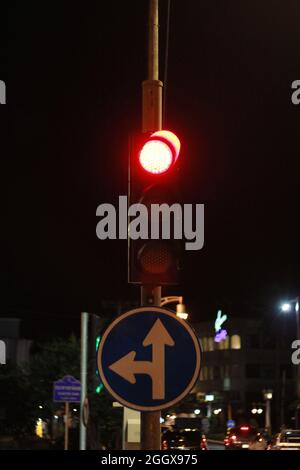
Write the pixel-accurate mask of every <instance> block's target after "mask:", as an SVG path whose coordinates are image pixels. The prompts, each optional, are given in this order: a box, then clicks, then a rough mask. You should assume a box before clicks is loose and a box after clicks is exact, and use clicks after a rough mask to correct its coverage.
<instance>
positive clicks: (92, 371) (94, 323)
mask: <svg viewBox="0 0 300 470" xmlns="http://www.w3.org/2000/svg"><path fill="white" fill-rule="evenodd" d="M108 322H109V320H108V319H107V318H103V317H99V316H98V315H95V314H93V313H90V314H89V333H88V338H89V348H88V388H89V390H90V391H91V392H92V393H97V394H100V393H101V391H102V390H103V384H102V382H101V379H100V376H99V371H98V365H97V352H98V348H99V345H100V342H101V337H102V334H103V332H104V330H105V328H106V325H107V324H108Z"/></svg>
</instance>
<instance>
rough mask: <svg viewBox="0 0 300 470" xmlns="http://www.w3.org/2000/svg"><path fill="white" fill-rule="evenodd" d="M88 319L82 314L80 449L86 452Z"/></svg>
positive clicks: (85, 314) (86, 314) (86, 315)
mask: <svg viewBox="0 0 300 470" xmlns="http://www.w3.org/2000/svg"><path fill="white" fill-rule="evenodd" d="M88 317H89V314H88V313H86V312H83V313H81V360H80V381H81V397H80V442H79V449H80V450H86V424H87V423H86V424H85V423H84V416H83V414H84V404H85V400H86V396H87V350H88Z"/></svg>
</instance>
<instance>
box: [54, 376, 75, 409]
mask: <svg viewBox="0 0 300 470" xmlns="http://www.w3.org/2000/svg"><path fill="white" fill-rule="evenodd" d="M80 392H81V384H80V382H79V380H77V379H75V378H74V377H72V376H71V375H66V376H65V377H63V378H62V379H60V380H57V381H56V382H54V383H53V401H63V402H71V403H80Z"/></svg>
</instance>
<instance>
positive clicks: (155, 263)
mask: <svg viewBox="0 0 300 470" xmlns="http://www.w3.org/2000/svg"><path fill="white" fill-rule="evenodd" d="M179 152H180V141H179V139H178V137H177V136H176V135H175V134H173V133H172V132H170V131H165V130H163V131H158V132H154V133H147V134H139V135H135V136H133V137H132V138H131V142H130V154H129V185H128V196H129V217H128V227H129V230H128V240H129V243H128V248H129V249H128V281H129V282H130V283H132V284H143V285H147V284H148V285H169V284H170V285H172V284H177V283H178V282H179V270H180V257H181V245H182V241H181V240H180V239H179V238H178V236H176V235H178V234H176V233H174V223H173V224H172V221H173V222H174V220H175V219H176V211H175V212H174V208H175V205H176V204H175V203H176V202H177V201H176V197H177V195H178V183H177V178H176V176H177V172H178V165H177V159H178V156H179ZM177 206H178V204H177ZM154 209H155V210H156V214H157V217H156V219H155V220H154V219H153V218H152V217H151V215H153V213H154ZM133 212H134V213H135V214H138V222H137V221H133V220H132V215H133ZM165 222H167V223H165ZM133 223H134V224H135V230H134V232H135V233H133V230H132V224H133ZM137 225H140V227H137ZM142 226H143V227H142ZM137 228H139V229H140V230H139V231H140V236H138V235H137V231H138V230H136V229H137Z"/></svg>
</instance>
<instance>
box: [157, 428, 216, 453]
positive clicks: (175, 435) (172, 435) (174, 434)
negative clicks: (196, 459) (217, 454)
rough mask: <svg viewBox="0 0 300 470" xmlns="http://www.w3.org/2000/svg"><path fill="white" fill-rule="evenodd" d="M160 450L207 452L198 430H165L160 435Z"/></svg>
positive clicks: (203, 439)
mask: <svg viewBox="0 0 300 470" xmlns="http://www.w3.org/2000/svg"><path fill="white" fill-rule="evenodd" d="M161 448H162V450H172V449H182V450H208V446H207V440H206V437H205V435H204V434H202V432H201V431H199V430H198V429H189V428H187V429H174V430H167V431H165V432H164V433H163V435H162V445H161Z"/></svg>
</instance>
